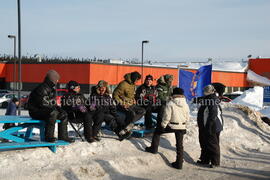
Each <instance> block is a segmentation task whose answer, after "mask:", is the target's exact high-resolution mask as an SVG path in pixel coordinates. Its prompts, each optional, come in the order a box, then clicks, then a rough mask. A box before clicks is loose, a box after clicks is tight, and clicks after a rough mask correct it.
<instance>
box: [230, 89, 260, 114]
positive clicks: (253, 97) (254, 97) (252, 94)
mask: <svg viewBox="0 0 270 180" xmlns="http://www.w3.org/2000/svg"><path fill="white" fill-rule="evenodd" d="M263 91H264V90H263V87H260V86H255V87H254V88H250V89H248V90H246V91H245V92H244V93H243V94H242V95H241V96H239V97H237V98H235V99H234V100H233V101H232V103H235V104H241V105H245V106H248V107H250V108H252V109H254V110H261V109H262V108H263Z"/></svg>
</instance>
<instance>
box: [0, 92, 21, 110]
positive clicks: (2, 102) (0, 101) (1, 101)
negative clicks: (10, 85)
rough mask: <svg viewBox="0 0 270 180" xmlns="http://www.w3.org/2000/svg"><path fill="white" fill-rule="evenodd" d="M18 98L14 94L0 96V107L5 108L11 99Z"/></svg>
mask: <svg viewBox="0 0 270 180" xmlns="http://www.w3.org/2000/svg"><path fill="white" fill-rule="evenodd" d="M14 97H16V98H18V97H17V95H16V94H0V107H2V108H6V107H7V106H8V103H9V101H10V100H11V99H12V98H14Z"/></svg>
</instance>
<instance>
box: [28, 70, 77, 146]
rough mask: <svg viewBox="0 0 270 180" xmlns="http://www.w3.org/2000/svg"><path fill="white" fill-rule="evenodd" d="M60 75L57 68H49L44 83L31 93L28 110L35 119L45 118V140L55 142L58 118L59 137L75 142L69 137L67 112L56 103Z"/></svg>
mask: <svg viewBox="0 0 270 180" xmlns="http://www.w3.org/2000/svg"><path fill="white" fill-rule="evenodd" d="M59 79H60V75H59V74H58V73H57V72H56V71H55V70H49V71H48V72H47V74H46V77H45V79H44V81H43V83H41V84H39V85H38V86H37V87H36V88H35V89H34V90H33V91H32V92H31V93H30V95H29V100H28V105H29V107H28V110H29V115H30V116H31V117H32V118H33V119H39V120H44V121H45V122H46V125H45V141H48V142H55V141H56V138H55V137H54V129H55V122H56V120H57V119H58V120H60V121H61V122H60V123H59V125H58V139H60V140H64V141H67V142H73V140H72V139H70V138H69V137H68V132H67V124H68V121H67V113H66V112H65V111H64V110H62V109H61V108H60V107H59V106H57V104H56V90H55V88H56V85H57V83H58V81H59Z"/></svg>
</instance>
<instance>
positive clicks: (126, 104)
mask: <svg viewBox="0 0 270 180" xmlns="http://www.w3.org/2000/svg"><path fill="white" fill-rule="evenodd" d="M140 79H141V75H140V74H139V73H138V72H137V71H135V72H132V73H127V74H126V75H125V76H124V80H123V81H121V82H120V83H119V84H118V86H117V87H116V88H115V90H114V91H113V98H114V100H116V102H117V104H118V106H117V109H118V110H119V111H122V112H123V113H125V115H126V118H125V119H126V122H125V126H126V131H128V130H129V129H131V128H132V127H133V123H134V122H136V121H138V120H139V119H141V118H142V117H143V116H144V114H145V109H144V108H142V107H139V106H137V105H136V100H135V88H136V85H135V84H136V82H137V81H138V80H140ZM122 133H126V132H124V131H121V132H120V135H121V134H122Z"/></svg>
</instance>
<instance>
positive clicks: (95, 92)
mask: <svg viewBox="0 0 270 180" xmlns="http://www.w3.org/2000/svg"><path fill="white" fill-rule="evenodd" d="M90 102H91V104H94V105H95V109H96V110H97V111H99V112H101V113H102V115H100V116H101V117H103V121H105V122H106V124H107V125H108V126H109V127H110V128H111V129H112V131H114V132H115V133H116V134H117V135H118V137H119V139H120V140H123V139H125V138H127V137H129V136H130V135H131V131H128V132H126V133H125V134H124V135H119V132H120V131H121V130H122V129H123V128H124V127H125V122H124V120H122V119H121V118H120V117H119V115H118V114H117V110H116V105H115V103H114V101H113V99H112V98H111V96H110V88H109V85H108V83H107V82H106V81H104V80H100V81H99V82H98V84H97V85H96V86H94V87H92V89H91V96H90Z"/></svg>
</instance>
